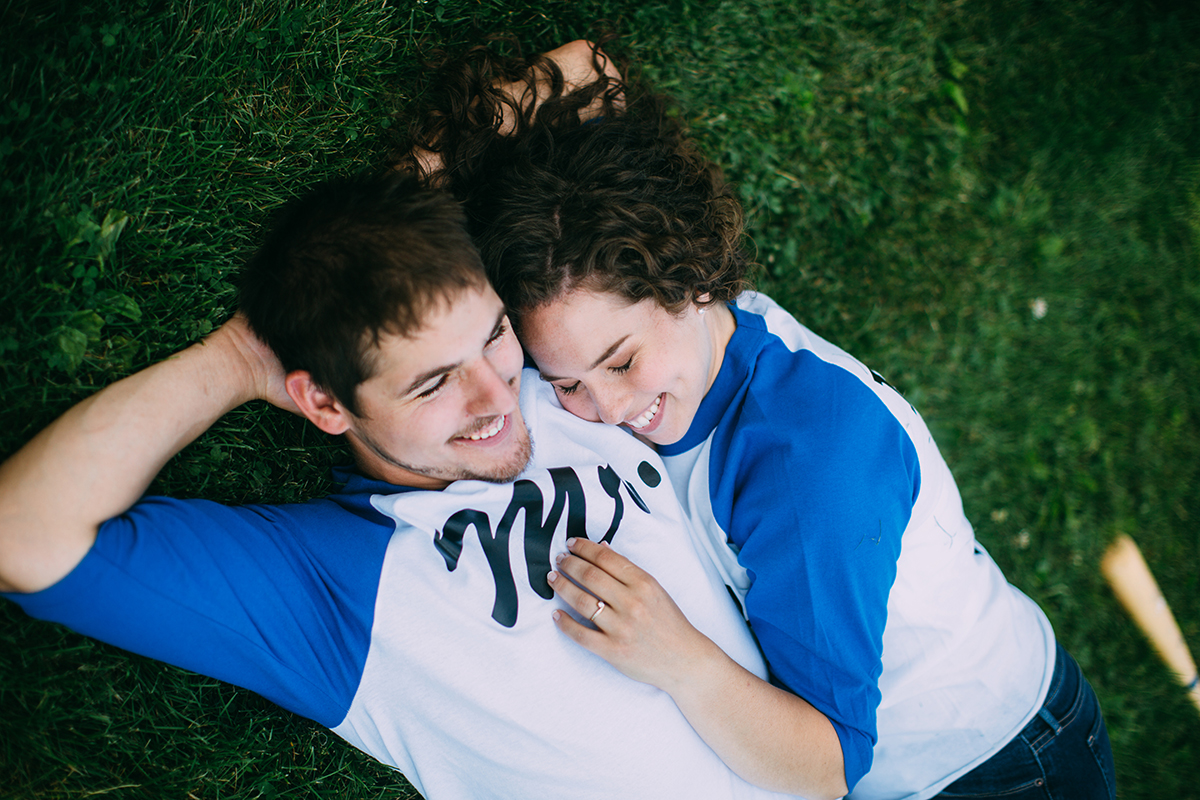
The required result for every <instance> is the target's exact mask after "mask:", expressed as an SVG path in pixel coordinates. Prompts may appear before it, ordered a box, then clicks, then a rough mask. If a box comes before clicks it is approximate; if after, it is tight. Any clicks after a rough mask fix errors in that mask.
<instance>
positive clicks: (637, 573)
mask: <svg viewBox="0 0 1200 800" xmlns="http://www.w3.org/2000/svg"><path fill="white" fill-rule="evenodd" d="M567 549H568V550H569V551H570V552H571V555H573V556H575V557H576V558H580V559H582V560H584V561H586V562H588V563H589V564H594V565H595V566H596V567H598V568H600V569H601V570H603V571H604V572H605V573H607V574H608V575H610V576H612V577H613V578H615V579H616V580H617V581H619V582H620V583H623V584H625V585H629V584H630V583H633V582H634V581H637V580H639V579H640V578H641V577H642V576H643V575H645V574H646V573H645V572H644V571H643V570H642V569H640V568H639V567H638V566H637V565H636V564H634V563H633V562H632V561H630V560H629V559H628V558H626V557H625V556H623V555H621V554H620V553H618V552H617V551H616V550H613V549H612V548H611V547H609V546H607V545H602V544H598V543H596V542H593V541H591V540H590V539H567Z"/></svg>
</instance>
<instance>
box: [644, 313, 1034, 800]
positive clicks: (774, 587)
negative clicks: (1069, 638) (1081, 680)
mask: <svg viewBox="0 0 1200 800" xmlns="http://www.w3.org/2000/svg"><path fill="white" fill-rule="evenodd" d="M733 313H734V316H735V319H736V321H737V329H736V331H735V333H734V335H733V337H732V339H731V340H730V342H729V344H728V346H727V349H726V351H725V356H724V360H723V362H722V366H721V369H720V372H719V374H718V376H717V378H716V380H715V382H714V384H713V386H712V388H711V389H710V390H709V392H708V394H707V395H706V396H705V398H704V400H703V401H702V403H701V405H700V408H699V409H698V411H697V414H696V417H695V420H694V421H693V424H692V426H691V427H690V429H689V431H688V432H687V434H686V435H685V436H684V438H683V439H682V440H681V441H679V442H678V443H676V444H673V445H670V446H666V447H662V448H660V454H661V455H662V456H663V458H664V460H665V462H666V465H667V471H668V472H669V473H670V475H671V479H672V483H673V484H674V486H675V489H676V491H677V492H678V493H679V495H680V501H681V502H682V503H683V505H684V507H685V508H686V509H687V510H688V513H689V515H690V516H691V517H692V518H693V523H694V525H695V530H697V531H698V532H699V533H700V534H701V538H702V546H703V547H704V548H705V549H707V550H708V552H709V555H710V557H711V558H712V559H713V561H714V562H715V563H717V564H718V565H719V569H720V570H721V572H722V576H723V577H724V579H725V581H726V583H727V584H728V585H729V586H731V587H732V588H733V589H734V591H735V593H736V594H737V595H738V597H739V598H740V599H741V602H742V604H743V608H744V612H745V614H746V618H747V619H748V620H749V622H750V626H751V628H752V629H753V631H754V633H755V635H756V636H757V638H758V641H759V644H760V645H761V647H762V650H763V653H764V655H765V656H766V658H767V662H768V664H769V665H770V668H771V674H772V678H773V680H775V681H776V682H778V683H780V684H781V685H783V686H785V687H787V688H789V689H790V690H792V691H793V692H795V693H796V694H797V695H799V696H801V697H803V698H804V699H806V700H807V701H808V702H810V703H812V705H813V706H815V707H816V708H817V709H818V710H820V711H821V712H822V713H824V714H825V715H826V716H827V717H828V718H829V719H830V721H831V722H832V723H833V726H834V729H835V730H836V732H837V734H838V738H839V740H840V742H841V745H842V753H843V758H844V762H845V770H846V781H847V784H848V785H849V786H850V787H851V788H852V791H851V794H850V795H849V796H850V797H851V798H855V800H858V799H859V798H862V799H863V800H866V799H868V798H869V799H870V800H893V799H897V798H910V799H912V800H921V799H922V798H926V797H931V796H933V795H934V794H936V793H937V792H938V791H939V790H940V789H941V788H943V787H944V786H946V785H948V784H949V783H950V782H951V781H952V780H954V779H955V778H956V777H958V776H959V775H962V774H965V773H966V772H967V771H969V770H970V769H971V768H973V767H974V766H977V765H978V764H980V763H982V762H983V761H984V760H986V758H988V757H989V756H990V755H992V754H993V753H995V752H996V751H997V750H999V749H1000V747H1002V746H1003V745H1004V744H1005V743H1007V742H1008V741H1009V740H1010V739H1012V737H1013V736H1015V735H1016V734H1017V732H1019V731H1020V730H1021V728H1022V727H1023V726H1024V725H1025V723H1026V722H1028V720H1029V719H1031V718H1032V716H1033V715H1034V714H1035V713H1036V712H1037V710H1038V708H1039V707H1040V705H1041V702H1042V700H1043V698H1044V696H1045V692H1046V689H1047V687H1048V684H1049V680H1050V677H1051V673H1052V671H1053V666H1054V664H1053V653H1054V635H1053V631H1052V630H1051V629H1050V625H1049V622H1048V621H1047V620H1046V617H1045V615H1044V614H1043V613H1042V612H1041V610H1040V609H1039V608H1038V607H1037V605H1036V604H1034V603H1033V602H1032V601H1031V600H1029V599H1028V598H1027V597H1025V596H1024V595H1023V594H1021V593H1020V592H1019V591H1017V590H1016V589H1015V588H1014V587H1012V586H1011V585H1009V584H1008V583H1007V582H1006V581H1005V580H1004V576H1003V575H1002V574H1001V573H1000V570H999V569H998V568H997V567H996V565H995V563H994V562H993V561H992V560H991V558H990V557H989V556H988V555H987V554H986V553H985V552H984V551H983V549H982V548H981V547H980V546H979V545H978V544H977V543H976V542H975V537H974V532H973V530H972V528H971V525H970V523H969V522H968V521H967V519H966V516H965V515H964V513H963V509H962V501H961V499H960V496H959V493H958V489H957V487H956V486H955V484H954V479H953V477H952V476H951V475H950V471H949V469H948V468H947V466H946V464H945V461H943V459H942V457H941V455H940V454H939V453H938V450H937V446H936V444H935V443H934V441H933V438H932V436H931V435H930V433H929V430H928V429H927V428H926V426H925V423H924V422H923V421H922V420H921V417H920V416H919V415H918V414H917V412H916V411H915V410H914V409H913V408H912V407H911V406H910V405H909V404H908V403H907V402H905V401H904V399H903V398H902V397H901V396H900V395H899V394H898V393H896V392H895V391H894V390H893V389H892V388H891V387H890V386H889V385H887V383H886V382H885V381H884V380H883V378H882V377H880V376H878V375H876V374H875V373H873V372H871V371H870V370H869V369H867V368H866V367H865V366H863V365H862V364H861V363H860V362H858V361H856V360H855V359H853V358H852V357H851V356H849V355H848V354H846V353H845V352H843V351H842V350H840V349H838V348H837V347H834V346H833V345H831V344H829V343H828V342H826V341H824V340H823V339H821V338H820V337H818V336H816V335H815V334H814V333H812V332H811V331H809V330H808V329H807V328H805V327H803V326H802V325H800V323H798V322H796V320H795V319H793V318H792V317H791V315H789V314H788V313H787V312H785V311H783V310H782V309H781V308H780V307H779V306H777V305H776V304H775V303H774V302H773V301H771V300H770V299H769V298H767V297H766V296H764V295H760V294H756V293H746V294H744V295H742V296H741V297H740V298H739V299H738V301H737V303H736V304H735V305H734V306H733Z"/></svg>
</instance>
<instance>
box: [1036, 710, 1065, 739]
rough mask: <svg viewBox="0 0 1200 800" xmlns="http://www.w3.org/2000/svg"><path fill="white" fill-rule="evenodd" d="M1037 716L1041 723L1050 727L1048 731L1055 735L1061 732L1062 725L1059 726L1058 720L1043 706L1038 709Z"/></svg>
mask: <svg viewBox="0 0 1200 800" xmlns="http://www.w3.org/2000/svg"><path fill="white" fill-rule="evenodd" d="M1038 716H1039V717H1041V718H1042V721H1043V722H1045V723H1046V724H1047V725H1049V726H1050V730H1052V731H1054V733H1055V734H1058V733H1061V732H1062V725H1060V724H1059V722H1058V720H1056V719H1055V718H1054V715H1053V714H1051V713H1050V712H1049V711H1047V710H1046V707H1045V706H1042V707H1041V708H1040V709H1038Z"/></svg>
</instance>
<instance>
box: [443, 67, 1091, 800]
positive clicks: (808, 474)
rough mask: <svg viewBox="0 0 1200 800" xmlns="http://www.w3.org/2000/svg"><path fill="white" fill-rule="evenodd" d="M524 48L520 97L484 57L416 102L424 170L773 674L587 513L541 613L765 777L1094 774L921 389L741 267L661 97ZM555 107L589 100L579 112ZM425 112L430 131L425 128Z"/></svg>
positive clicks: (729, 227)
mask: <svg viewBox="0 0 1200 800" xmlns="http://www.w3.org/2000/svg"><path fill="white" fill-rule="evenodd" d="M485 61H486V59H485ZM539 69H540V70H541V72H538V71H537V70H535V71H534V73H535V77H533V78H531V79H530V81H529V83H528V84H527V85H528V86H529V87H530V91H526V92H525V94H526V96H527V97H531V98H532V97H536V98H537V100H538V101H541V102H542V105H541V106H539V107H538V109H537V118H536V119H534V114H533V111H534V109H533V105H534V102H529V103H526V104H525V105H524V106H522V105H521V104H519V103H506V101H505V99H504V96H503V95H501V94H496V93H494V92H491V91H490V90H489V89H488V88H487V86H488V84H487V82H486V81H479V82H476V84H475V85H476V86H477V87H483V88H481V89H477V90H476V95H475V96H473V97H472V99H471V100H470V101H469V102H465V103H459V104H458V107H459V108H467V109H471V112H472V114H474V115H475V119H474V121H472V120H465V119H461V118H460V119H459V121H458V122H457V123H456V122H455V121H454V120H452V119H451V117H452V115H447V116H445V117H443V118H442V119H443V123H446V121H447V120H450V122H449V123H448V124H449V129H450V130H454V131H455V136H456V137H457V138H456V139H455V140H454V142H453V143H451V144H447V146H446V147H445V148H444V149H443V150H442V152H441V156H442V157H443V158H444V163H445V164H446V165H447V166H446V169H445V171H444V172H443V173H442V179H443V180H445V181H446V182H447V184H448V185H449V186H450V188H451V189H452V190H454V191H455V192H457V193H458V194H459V196H460V197H462V198H463V199H464V201H465V203H466V206H467V209H468V213H469V215H470V217H471V219H472V221H473V225H474V226H475V231H474V232H475V234H476V238H477V243H478V244H479V246H480V249H481V251H482V253H483V256H484V261H485V263H487V264H488V266H489V270H490V274H491V277H492V280H493V283H494V284H495V286H496V289H497V291H498V292H499V293H500V295H501V297H502V298H503V299H504V300H505V302H506V304H507V305H508V307H509V309H510V312H511V313H512V314H513V316H514V323H515V325H516V326H517V329H518V332H519V334H520V336H521V338H522V341H523V343H524V345H525V347H526V349H527V351H528V353H529V354H530V356H531V357H532V358H533V360H534V361H535V362H536V363H537V366H538V368H539V370H540V371H541V373H542V377H543V379H544V380H547V381H549V382H551V383H552V384H553V385H554V386H555V388H556V392H557V394H558V397H559V399H560V400H561V402H562V404H563V406H564V407H565V408H567V409H568V410H570V411H572V412H573V413H575V414H576V415H578V416H581V417H583V418H585V419H591V420H596V421H600V422H604V423H608V424H614V425H624V426H626V427H627V428H628V429H629V430H630V431H631V433H634V434H636V435H638V436H639V437H641V438H643V439H644V440H646V441H647V442H649V443H651V444H653V445H655V446H657V447H658V448H659V452H660V454H661V455H663V456H664V458H665V460H666V462H667V465H668V469H669V470H670V471H671V478H672V481H673V482H674V485H675V488H676V491H677V492H678V493H679V496H680V500H681V502H682V503H683V504H684V506H685V508H687V510H688V512H689V514H690V516H691V517H692V520H693V522H695V524H696V527H697V529H698V530H699V531H700V532H701V539H702V542H703V544H704V545H705V546H706V547H707V548H708V550H709V552H710V554H711V556H712V557H713V559H714V561H715V562H716V563H717V564H718V566H719V568H720V569H721V570H722V572H723V574H724V577H725V579H726V582H727V584H728V585H729V586H730V587H731V589H732V590H733V591H734V593H735V594H736V596H737V598H738V600H739V601H740V602H741V603H742V605H743V609H744V611H745V613H746V616H747V619H748V620H749V623H750V625H751V628H752V629H753V631H754V633H755V634H756V636H757V637H758V639H759V642H760V644H761V646H762V648H763V652H764V654H765V655H766V657H767V660H768V662H769V664H770V666H771V670H772V674H773V676H774V678H775V681H776V682H777V683H778V684H779V685H781V686H783V687H786V688H787V689H788V690H789V691H786V692H785V691H782V690H781V689H779V688H777V687H776V686H772V685H770V684H767V683H764V682H762V681H758V680H757V679H755V678H753V677H752V676H750V675H748V674H746V673H745V672H744V671H742V670H741V669H740V668H739V667H737V665H736V664H735V663H733V662H732V660H730V659H729V658H727V657H725V655H724V654H723V653H721V652H720V651H719V649H718V648H716V647H715V646H713V645H712V643H711V642H709V641H708V640H707V639H705V638H704V637H703V636H702V635H701V634H699V633H698V632H697V631H696V630H695V629H694V628H692V626H691V625H690V624H689V623H688V622H687V620H686V619H685V618H683V616H682V615H681V614H680V613H679V612H678V610H677V609H676V608H675V607H674V604H673V603H672V602H671V600H670V598H669V597H667V596H666V595H665V593H663V592H662V590H661V589H660V588H659V587H658V586H657V584H656V583H655V582H654V580H653V578H652V577H650V576H648V575H646V574H645V573H644V572H642V571H641V570H639V569H638V568H637V567H636V566H635V565H633V564H631V563H630V562H628V561H627V560H626V559H624V558H622V557H621V556H620V555H618V553H617V552H615V551H614V550H610V549H608V548H605V547H602V546H598V545H596V544H594V543H592V542H589V541H587V540H582V539H581V540H576V541H574V542H573V543H572V544H571V547H570V553H569V554H563V556H562V557H561V558H560V560H559V561H558V566H557V571H556V572H552V573H551V575H550V579H551V583H552V585H553V586H554V588H555V590H556V591H557V592H558V593H559V594H560V595H561V596H562V597H563V598H564V599H565V600H566V601H567V602H568V603H569V604H570V605H571V606H573V607H574V608H575V610H576V611H577V612H578V613H579V615H580V618H581V620H582V619H587V620H590V623H591V624H590V625H589V624H584V623H583V622H582V621H581V620H576V619H573V618H572V617H570V616H569V615H565V614H558V615H556V620H557V622H558V625H559V627H560V628H561V629H562V630H563V631H564V633H566V634H567V635H569V636H571V637H573V638H574V639H575V640H576V641H578V642H579V643H580V644H581V645H582V646H584V647H587V648H588V649H590V650H592V651H593V652H595V653H597V654H598V655H600V656H601V657H603V658H605V659H607V660H608V661H610V662H611V663H613V664H614V665H615V666H617V667H618V668H619V669H621V670H622V671H624V672H625V673H626V674H628V675H630V676H631V677H633V678H636V679H638V680H642V681H645V682H648V683H651V684H653V685H655V686H658V687H659V688H661V689H663V690H665V691H667V692H669V693H670V694H671V695H672V697H673V698H674V699H675V701H676V703H677V704H678V705H679V706H680V708H681V709H682V710H683V712H684V713H685V714H686V715H687V717H688V719H689V720H690V721H691V722H692V724H693V726H694V727H695V728H696V729H697V731H698V732H699V733H700V734H701V736H703V737H704V738H705V739H706V741H708V742H709V744H710V745H711V746H712V747H713V749H714V750H715V751H716V752H717V753H718V754H720V755H721V757H722V758H723V759H725V761H726V762H727V763H728V764H729V765H730V767H731V768H733V769H734V770H735V771H737V772H738V773H739V774H741V775H742V776H743V777H745V778H747V779H748V780H751V781H752V782H755V783H758V784H760V785H763V786H766V787H769V788H773V789H780V790H785V791H789V792H793V793H799V794H805V795H807V796H811V797H817V796H826V797H836V796H839V795H841V794H845V793H847V791H850V792H852V793H853V794H852V796H853V797H879V798H884V797H912V798H925V797H930V796H933V795H935V794H937V793H939V792H942V793H944V794H945V795H946V796H972V797H979V796H1000V795H1003V796H1004V797H1010V798H1012V797H1026V796H1029V797H1035V796H1036V797H1080V798H1083V797H1097V796H1108V797H1112V796H1114V793H1115V789H1114V783H1113V775H1112V758H1111V752H1110V748H1109V744H1108V736H1107V732H1106V730H1105V727H1104V721H1103V717H1102V716H1101V714H1100V711H1099V706H1098V704H1097V702H1096V700H1095V695H1094V693H1093V692H1092V690H1091V687H1090V686H1088V684H1087V682H1086V680H1084V679H1083V677H1082V675H1081V674H1080V672H1079V669H1078V666H1077V665H1076V664H1075V662H1074V661H1073V660H1072V659H1071V658H1070V656H1069V655H1068V654H1067V653H1066V652H1065V651H1064V650H1063V649H1062V648H1061V647H1059V646H1056V644H1055V640H1054V635H1053V631H1052V630H1051V629H1050V625H1049V622H1048V621H1047V620H1046V618H1045V615H1044V614H1042V612H1041V611H1040V609H1038V608H1037V606H1036V605H1035V604H1034V603H1033V602H1032V601H1030V600H1029V599H1028V598H1026V597H1025V596H1024V595H1022V594H1021V593H1020V592H1019V591H1017V590H1016V589H1015V588H1013V587H1012V586H1010V585H1009V584H1008V583H1007V582H1006V581H1005V580H1004V578H1003V576H1002V575H1001V573H1000V571H999V569H998V568H997V567H996V565H995V563H994V562H993V561H992V560H991V559H990V558H989V557H988V556H987V554H986V553H985V552H984V551H983V550H982V548H981V547H980V546H979V545H978V544H977V543H976V542H975V540H974V534H973V531H972V529H971V526H970V524H969V522H968V521H967V520H966V518H965V516H964V514H963V511H962V504H961V500H960V498H959V494H958V490H957V488H956V486H955V484H954V480H953V478H952V476H951V475H950V472H949V470H948V468H947V467H946V465H945V462H944V461H943V460H942V458H941V456H940V454H939V453H938V450H937V447H936V445H935V444H934V442H933V439H932V437H931V436H930V435H929V431H928V429H927V428H926V427H925V424H924V422H923V421H922V420H921V418H920V416H919V415H918V414H917V413H916V411H915V410H913V409H912V408H911V406H909V405H908V404H907V403H906V402H905V401H904V400H903V398H901V397H900V396H899V395H898V394H897V393H896V392H895V391H894V390H893V389H892V388H891V387H890V386H888V385H887V383H886V381H884V380H883V379H882V378H881V377H880V376H878V375H876V374H875V373H873V372H871V371H870V370H869V369H867V368H866V367H865V366H863V365H862V364H861V363H859V362H858V361H856V360H854V359H853V358H852V357H850V356H849V355H848V354H846V353H844V352H843V351H841V350H839V349H838V348H836V347H835V346H833V345H831V344H829V343H828V342H825V341H824V340H822V339H820V337H818V336H816V335H815V334H813V333H812V332H811V331H809V330H807V329H806V328H804V327H803V326H802V325H800V324H799V323H798V322H797V321H796V320H794V319H793V318H792V317H791V316H789V315H788V314H787V313H786V312H784V311H783V310H782V309H780V308H779V307H778V306H776V305H775V304H774V303H773V302H771V301H770V300H769V299H767V298H765V297H763V296H761V295H755V294H752V293H743V289H744V275H745V271H746V264H747V262H746V258H745V256H744V254H743V253H742V251H741V250H740V248H739V239H740V235H741V213H740V208H739V207H738V204H737V202H736V200H735V199H734V198H733V196H732V194H731V193H730V191H729V189H728V187H727V186H726V184H725V183H724V182H723V181H722V180H721V178H720V176H719V174H718V172H717V171H716V170H715V168H713V167H712V166H711V165H710V164H709V163H708V162H707V161H705V160H704V159H703V157H701V156H700V155H699V154H698V153H697V152H696V151H695V150H694V148H692V147H691V146H690V145H689V143H688V142H687V140H686V139H685V138H684V136H683V135H682V133H681V131H680V129H679V128H678V126H677V125H676V124H675V123H673V122H672V120H671V118H670V117H669V116H668V115H667V114H666V113H665V111H664V105H663V102H662V101H661V100H659V99H656V98H654V97H651V96H636V95H631V96H630V97H629V99H628V106H629V107H628V109H627V110H625V111H622V109H620V108H618V107H616V103H615V100H614V98H616V97H618V96H619V95H618V94H617V93H615V92H613V91H612V85H611V82H610V81H608V80H606V79H600V80H598V81H596V82H595V83H592V84H591V85H588V86H585V87H583V89H581V90H579V91H578V92H576V93H574V94H573V95H567V96H565V97H564V96H562V95H561V91H560V88H561V82H560V81H557V80H556V79H555V69H554V65H553V64H547V65H544V66H542V67H540V68H539ZM599 71H600V70H599V69H596V73H597V74H598V73H599ZM480 74H488V73H487V71H486V70H485V71H484V72H482V73H480ZM537 86H547V87H550V91H549V92H548V93H542V92H537V91H533V88H534V87H537ZM598 106H599V110H598V111H596V109H597V107H598ZM505 109H507V110H505ZM579 109H588V110H590V111H591V112H593V113H598V114H599V116H600V117H602V119H601V120H600V121H593V122H590V123H589V122H584V123H581V122H580V121H579V114H578V111H579ZM514 117H515V120H514ZM479 120H484V121H485V123H488V124H485V125H484V126H482V128H483V129H482V130H481V127H480V125H479ZM510 120H514V121H512V122H510ZM496 121H502V122H499V123H498V124H497V123H496ZM498 126H509V127H508V129H506V132H509V131H510V130H511V132H512V134H513V135H511V136H499V135H497V134H496V132H495V128H496V127H498ZM442 130H443V133H442V134H441V138H440V139H438V138H436V137H435V138H434V139H426V140H425V142H426V144H427V145H428V144H429V142H430V141H434V144H433V145H429V146H430V149H433V150H437V149H438V147H437V144H436V143H437V142H438V141H441V142H449V139H448V138H447V137H446V136H445V133H444V131H445V130H447V128H446V127H443V129H442ZM464 142H466V143H469V142H474V143H475V144H474V145H464V144H463V143H464ZM619 546H620V542H619V541H617V542H614V547H615V548H616V549H619ZM564 576H565V577H564Z"/></svg>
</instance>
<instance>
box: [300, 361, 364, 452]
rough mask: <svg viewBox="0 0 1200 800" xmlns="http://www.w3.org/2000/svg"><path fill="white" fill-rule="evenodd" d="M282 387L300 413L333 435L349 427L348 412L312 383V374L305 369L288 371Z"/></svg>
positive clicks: (331, 396) (332, 397) (349, 418)
mask: <svg viewBox="0 0 1200 800" xmlns="http://www.w3.org/2000/svg"><path fill="white" fill-rule="evenodd" d="M284 388H286V389H287V393H288V397H290V398H292V402H293V403H295V404H296V407H297V408H299V409H300V413H301V414H303V415H304V416H305V417H307V418H308V421H309V422H311V423H312V424H313V425H316V426H317V427H318V428H320V429H321V430H323V431H325V432H326V433H331V434H333V435H334V436H337V435H340V434H343V433H345V432H346V430H347V429H349V427H350V422H351V417H352V415H351V414H350V412H349V411H347V410H346V407H345V406H343V405H342V404H341V403H339V402H338V401H337V398H335V397H334V396H333V395H331V394H330V393H329V392H327V391H325V390H324V389H322V388H321V387H320V386H318V385H317V384H316V383H314V382H313V379H312V375H310V374H309V373H308V372H306V371H305V370H302V369H298V370H295V371H294V372H289V373H288V374H287V377H286V378H285V379H284Z"/></svg>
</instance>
